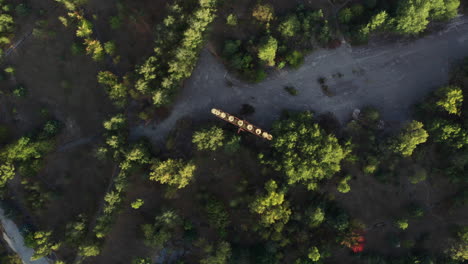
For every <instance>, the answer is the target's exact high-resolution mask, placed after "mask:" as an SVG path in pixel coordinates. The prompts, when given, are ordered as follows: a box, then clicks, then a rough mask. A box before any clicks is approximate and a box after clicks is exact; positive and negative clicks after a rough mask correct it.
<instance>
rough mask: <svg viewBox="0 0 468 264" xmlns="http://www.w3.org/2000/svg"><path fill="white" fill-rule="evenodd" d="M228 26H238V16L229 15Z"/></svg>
mask: <svg viewBox="0 0 468 264" xmlns="http://www.w3.org/2000/svg"><path fill="white" fill-rule="evenodd" d="M226 24H228V25H229V26H237V16H236V15H235V14H229V15H228V16H227V18H226Z"/></svg>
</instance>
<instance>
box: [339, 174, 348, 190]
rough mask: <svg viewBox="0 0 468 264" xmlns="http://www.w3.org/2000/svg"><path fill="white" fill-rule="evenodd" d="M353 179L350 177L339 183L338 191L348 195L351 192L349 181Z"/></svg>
mask: <svg viewBox="0 0 468 264" xmlns="http://www.w3.org/2000/svg"><path fill="white" fill-rule="evenodd" d="M350 179H351V176H350V175H348V176H346V177H344V178H343V179H342V180H341V181H340V182H339V183H338V188H337V190H338V191H339V192H340V193H348V192H349V191H351V187H350V186H349V183H348V181H349V180H350Z"/></svg>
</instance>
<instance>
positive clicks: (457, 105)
mask: <svg viewBox="0 0 468 264" xmlns="http://www.w3.org/2000/svg"><path fill="white" fill-rule="evenodd" d="M436 96H437V97H438V98H439V100H438V101H437V102H436V105H437V106H439V107H440V108H442V109H444V110H445V111H447V112H448V113H450V114H454V115H458V116H459V115H460V114H461V107H462V104H463V91H462V89H460V87H457V86H452V85H449V86H444V87H442V88H439V89H438V90H437V91H436Z"/></svg>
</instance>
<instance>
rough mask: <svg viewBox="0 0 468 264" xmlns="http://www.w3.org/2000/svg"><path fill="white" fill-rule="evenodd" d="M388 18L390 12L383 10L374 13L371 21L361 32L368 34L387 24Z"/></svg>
mask: <svg viewBox="0 0 468 264" xmlns="http://www.w3.org/2000/svg"><path fill="white" fill-rule="evenodd" d="M387 20H388V13H387V12H386V11H382V12H380V13H378V14H376V15H374V16H373V17H372V18H371V19H370V21H369V23H367V25H365V26H364V27H363V28H362V29H361V31H360V33H362V34H364V35H368V34H370V33H371V32H373V31H376V30H377V29H379V28H381V27H383V26H385V24H386V22H387Z"/></svg>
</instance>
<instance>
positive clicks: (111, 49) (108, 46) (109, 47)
mask: <svg viewBox="0 0 468 264" xmlns="http://www.w3.org/2000/svg"><path fill="white" fill-rule="evenodd" d="M116 49H117V47H116V46H115V42H114V41H108V42H106V43H104V51H105V52H106V53H107V54H108V55H110V56H114V55H115V52H116Z"/></svg>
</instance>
